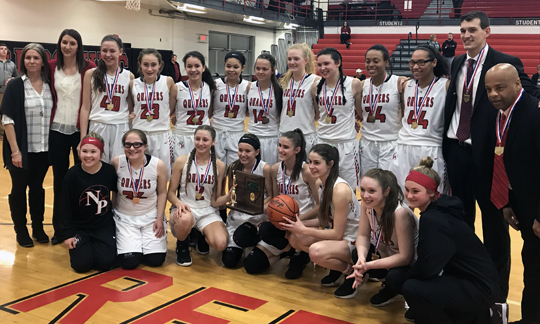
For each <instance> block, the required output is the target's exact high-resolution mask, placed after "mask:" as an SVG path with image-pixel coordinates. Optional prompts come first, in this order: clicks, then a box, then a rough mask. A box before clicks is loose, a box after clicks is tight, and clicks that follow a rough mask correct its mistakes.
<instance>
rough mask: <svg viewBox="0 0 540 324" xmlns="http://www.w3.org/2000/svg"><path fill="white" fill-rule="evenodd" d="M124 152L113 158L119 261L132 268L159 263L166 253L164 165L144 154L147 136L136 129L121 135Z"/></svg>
mask: <svg viewBox="0 0 540 324" xmlns="http://www.w3.org/2000/svg"><path fill="white" fill-rule="evenodd" d="M122 145H123V146H124V154H122V155H120V156H116V157H114V158H113V159H112V161H111V164H112V165H113V166H114V168H115V170H116V175H117V176H118V181H117V187H118V195H117V200H116V207H115V210H114V221H115V223H116V247H117V250H118V257H119V260H120V265H121V266H122V268H124V269H135V268H137V267H138V266H139V264H140V263H141V262H142V263H143V264H145V265H148V266H151V267H159V266H161V265H162V264H163V262H164V261H165V255H166V254H167V224H166V222H167V219H166V218H165V205H166V204H167V177H168V175H167V168H166V167H165V164H164V163H163V161H161V160H160V159H158V158H157V157H155V156H152V155H150V154H145V151H146V149H147V148H148V139H147V138H146V135H145V134H144V132H142V131H140V130H138V129H132V130H129V131H127V132H126V133H125V134H124V136H122Z"/></svg>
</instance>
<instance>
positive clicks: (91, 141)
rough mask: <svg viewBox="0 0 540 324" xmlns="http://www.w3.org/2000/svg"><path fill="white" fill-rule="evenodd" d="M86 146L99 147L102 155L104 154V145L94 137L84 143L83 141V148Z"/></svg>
mask: <svg viewBox="0 0 540 324" xmlns="http://www.w3.org/2000/svg"><path fill="white" fill-rule="evenodd" d="M85 144H91V145H94V146H95V147H97V148H98V149H99V150H100V151H101V153H103V143H101V141H100V140H98V139H97V138H93V137H87V138H84V139H83V140H82V141H81V148H82V147H83V145H85Z"/></svg>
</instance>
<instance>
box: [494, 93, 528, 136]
mask: <svg viewBox="0 0 540 324" xmlns="http://www.w3.org/2000/svg"><path fill="white" fill-rule="evenodd" d="M521 96H523V89H521V93H520V94H519V96H518V97H517V98H516V101H514V103H513V104H512V106H510V108H509V109H510V110H509V111H508V118H506V121H505V122H504V125H502V126H503V128H502V130H501V118H502V114H503V113H502V112H501V111H500V110H499V114H498V116H497V125H496V127H497V129H496V131H497V145H496V146H499V145H501V144H502V138H503V136H504V134H505V133H506V132H507V131H508V127H509V126H510V119H512V113H513V112H514V108H515V107H516V104H517V103H518V101H519V100H520V99H521Z"/></svg>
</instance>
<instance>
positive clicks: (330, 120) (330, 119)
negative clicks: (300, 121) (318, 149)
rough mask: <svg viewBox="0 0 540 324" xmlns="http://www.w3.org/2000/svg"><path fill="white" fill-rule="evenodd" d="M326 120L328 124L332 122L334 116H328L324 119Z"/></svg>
mask: <svg viewBox="0 0 540 324" xmlns="http://www.w3.org/2000/svg"><path fill="white" fill-rule="evenodd" d="M324 121H326V123H327V124H331V123H332V117H330V116H328V117H326V118H325V119H324Z"/></svg>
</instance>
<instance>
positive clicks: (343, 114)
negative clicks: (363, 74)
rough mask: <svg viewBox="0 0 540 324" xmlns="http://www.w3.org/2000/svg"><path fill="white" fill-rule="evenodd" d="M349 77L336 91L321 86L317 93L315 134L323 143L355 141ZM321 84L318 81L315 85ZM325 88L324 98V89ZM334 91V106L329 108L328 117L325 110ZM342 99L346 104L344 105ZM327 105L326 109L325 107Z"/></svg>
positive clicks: (354, 122)
mask: <svg viewBox="0 0 540 324" xmlns="http://www.w3.org/2000/svg"><path fill="white" fill-rule="evenodd" d="M352 80H353V78H351V77H346V78H345V82H343V84H340V85H339V87H338V89H335V88H330V87H328V86H323V88H322V89H321V92H320V93H319V116H320V117H319V130H318V131H317V134H318V135H319V138H320V139H322V140H325V141H347V140H353V139H356V129H355V128H354V126H355V124H356V121H355V119H354V97H353V94H352ZM319 82H321V80H319V81H318V82H317V83H319ZM325 87H326V98H325V96H324V95H325V91H324V90H325V89H324V88H325ZM342 87H343V88H344V89H343V90H344V92H345V97H343V94H342V91H341V90H342V89H341V88H342ZM334 89H335V90H336V93H335V96H334V104H333V105H332V106H331V107H332V108H331V111H330V115H328V112H327V111H326V109H327V108H328V107H330V105H331V103H330V102H331V101H332V94H333V92H334ZM344 98H345V99H346V101H347V102H346V103H344ZM325 103H326V104H327V105H328V107H327V106H326V105H325Z"/></svg>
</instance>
